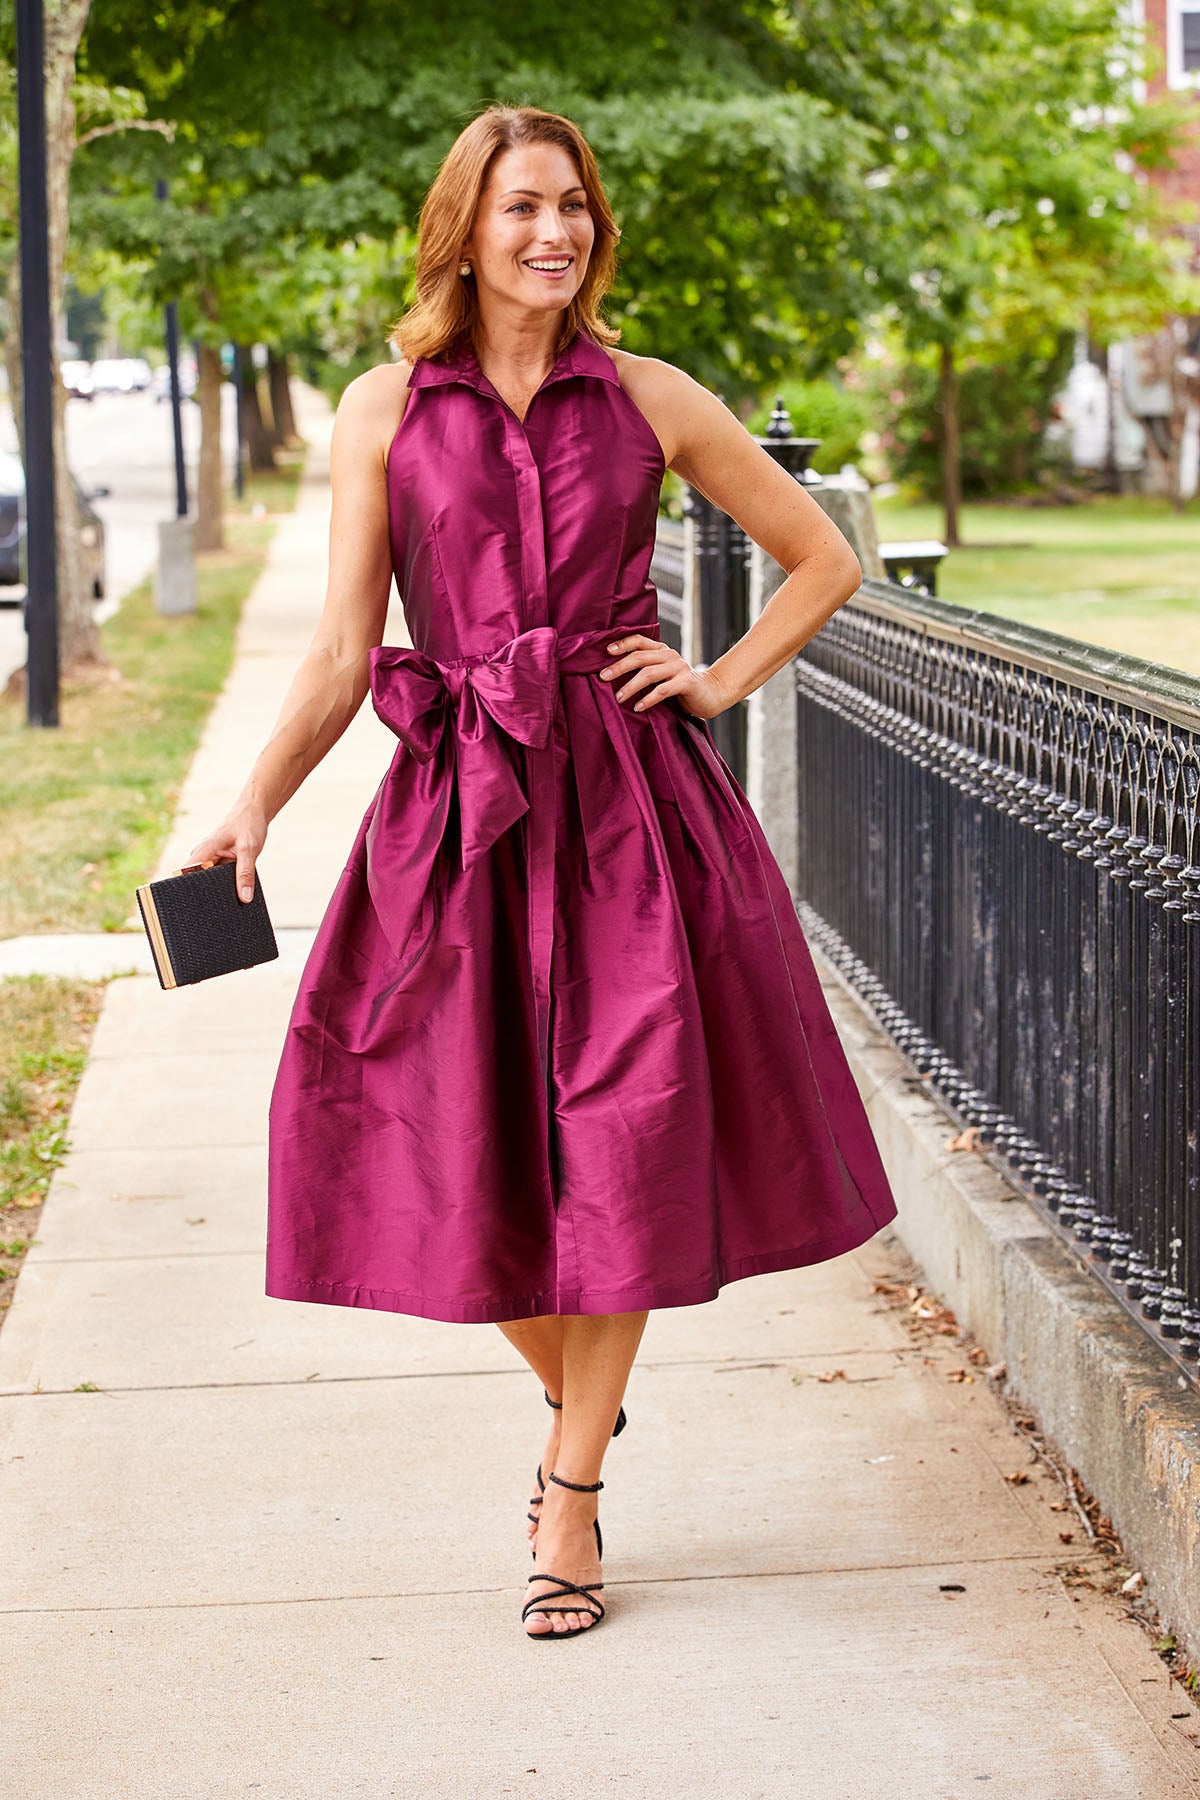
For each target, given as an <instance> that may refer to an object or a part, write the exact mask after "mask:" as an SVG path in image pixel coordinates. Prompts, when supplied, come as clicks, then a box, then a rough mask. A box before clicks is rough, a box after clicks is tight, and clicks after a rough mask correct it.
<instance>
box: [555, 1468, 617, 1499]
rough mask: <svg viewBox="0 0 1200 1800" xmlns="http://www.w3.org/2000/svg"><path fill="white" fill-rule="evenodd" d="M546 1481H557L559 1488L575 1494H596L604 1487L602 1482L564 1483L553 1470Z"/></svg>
mask: <svg viewBox="0 0 1200 1800" xmlns="http://www.w3.org/2000/svg"><path fill="white" fill-rule="evenodd" d="M547 1480H549V1481H557V1483H558V1485H559V1487H565V1488H573V1489H574V1490H575V1492H576V1493H577V1494H598V1493H599V1492H600V1489H601V1488H602V1487H603V1486H604V1483H603V1482H602V1481H564V1480H563V1478H562V1476H561V1475H556V1474H555V1473H554V1470H553V1469H551V1471H550V1473H549V1475H548V1476H547Z"/></svg>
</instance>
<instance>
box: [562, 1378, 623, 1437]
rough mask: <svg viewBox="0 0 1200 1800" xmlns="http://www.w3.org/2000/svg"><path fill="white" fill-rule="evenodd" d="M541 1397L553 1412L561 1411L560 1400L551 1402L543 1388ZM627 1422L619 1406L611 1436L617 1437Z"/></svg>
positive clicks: (621, 1407)
mask: <svg viewBox="0 0 1200 1800" xmlns="http://www.w3.org/2000/svg"><path fill="white" fill-rule="evenodd" d="M542 1395H543V1398H544V1399H545V1402H546V1405H547V1406H552V1407H553V1408H554V1410H555V1412H561V1411H562V1406H563V1403H562V1401H561V1400H552V1399H551V1398H550V1396H549V1394H548V1393H547V1392H546V1390H545V1388H543V1389H542ZM628 1422H629V1421H628V1420H627V1419H626V1417H625V1408H624V1407H623V1406H619V1407H618V1408H617V1422H616V1424H615V1425H614V1426H613V1430H612V1434H613V1436H614V1437H619V1436H620V1435H621V1433H622V1432H623V1431H624V1429H625V1427H626V1425H627V1424H628Z"/></svg>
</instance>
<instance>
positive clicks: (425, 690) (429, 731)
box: [369, 644, 447, 763]
mask: <svg viewBox="0 0 1200 1800" xmlns="http://www.w3.org/2000/svg"><path fill="white" fill-rule="evenodd" d="M369 661H370V667H371V704H372V706H373V707H374V708H375V711H376V712H377V713H378V715H379V717H380V718H381V719H382V720H383V722H384V724H385V725H386V726H387V727H388V728H389V729H390V730H391V731H394V732H395V734H396V736H397V737H398V738H399V739H400V742H401V743H402V744H403V745H404V746H405V748H406V749H407V750H410V751H411V752H412V754H413V755H414V756H415V757H416V759H417V761H418V762H423V763H424V762H429V761H430V760H431V759H432V757H433V756H434V754H435V752H436V751H437V747H438V745H439V744H440V742H441V740H442V732H443V729H444V727H445V712H446V701H447V692H446V683H445V680H444V678H443V676H442V672H441V669H440V668H439V667H438V665H437V663H435V662H434V660H433V658H432V657H431V656H425V655H423V654H422V653H421V651H419V650H410V649H404V648H402V647H401V646H400V645H398V644H379V645H376V647H375V648H374V649H373V650H372V651H371V654H370V658H369Z"/></svg>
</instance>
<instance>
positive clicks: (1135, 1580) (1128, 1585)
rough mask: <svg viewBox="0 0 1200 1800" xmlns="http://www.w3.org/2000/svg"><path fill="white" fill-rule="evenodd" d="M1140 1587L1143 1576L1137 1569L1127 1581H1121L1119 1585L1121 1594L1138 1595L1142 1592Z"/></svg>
mask: <svg viewBox="0 0 1200 1800" xmlns="http://www.w3.org/2000/svg"><path fill="white" fill-rule="evenodd" d="M1142 1585H1143V1576H1142V1572H1141V1570H1140V1569H1138V1570H1137V1572H1136V1573H1135V1574H1133V1575H1131V1576H1130V1577H1129V1580H1128V1581H1123V1582H1122V1583H1121V1592H1122V1593H1123V1594H1140V1593H1141V1591H1142Z"/></svg>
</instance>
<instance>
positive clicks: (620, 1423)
mask: <svg viewBox="0 0 1200 1800" xmlns="http://www.w3.org/2000/svg"><path fill="white" fill-rule="evenodd" d="M542 1395H543V1398H544V1399H545V1402H546V1405H547V1406H552V1407H553V1408H554V1410H555V1412H561V1411H562V1401H561V1400H552V1399H551V1398H550V1396H549V1394H548V1393H547V1392H546V1390H545V1388H543V1389H542ZM628 1423H629V1421H628V1419H627V1418H626V1417H625V1408H624V1407H623V1406H621V1407H618V1409H617V1422H616V1424H615V1425H614V1426H613V1429H612V1434H613V1436H614V1437H620V1435H621V1433H622V1432H623V1431H624V1429H625V1427H626V1425H627V1424H628ZM537 1484H538V1491H537V1493H536V1494H530V1496H529V1504H530V1506H540V1505H541V1504H542V1496H543V1494H544V1493H545V1492H546V1483H545V1482H544V1481H543V1480H542V1465H541V1463H539V1464H538V1466H537ZM525 1517H526V1518H527V1519H528V1520H529V1522H530V1524H531V1525H540V1524H541V1514H540V1513H526V1514H525ZM529 1554H530V1555H531V1556H532V1557H533V1558H534V1559H535V1560H536V1558H537V1550H536V1549H534V1550H531V1551H530V1552H529ZM596 1555H597V1556H599V1557H600V1558H601V1559H603V1556H604V1541H603V1539H602V1538H601V1536H600V1521H599V1519H597V1520H596Z"/></svg>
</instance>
